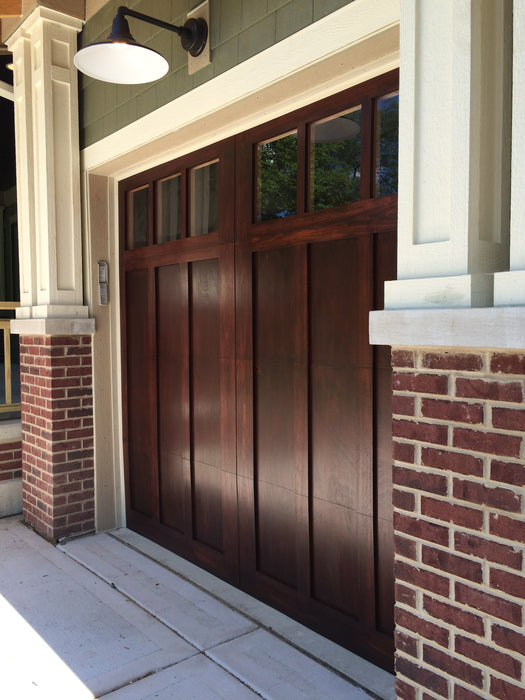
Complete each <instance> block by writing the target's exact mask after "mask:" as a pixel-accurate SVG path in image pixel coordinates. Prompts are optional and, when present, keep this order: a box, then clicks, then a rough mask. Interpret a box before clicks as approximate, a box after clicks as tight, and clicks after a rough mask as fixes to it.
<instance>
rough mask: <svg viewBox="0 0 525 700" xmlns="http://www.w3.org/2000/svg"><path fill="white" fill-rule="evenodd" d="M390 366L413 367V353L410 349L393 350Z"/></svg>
mask: <svg viewBox="0 0 525 700" xmlns="http://www.w3.org/2000/svg"><path fill="white" fill-rule="evenodd" d="M392 367H415V359H414V353H413V352H412V351H411V350H393V351H392Z"/></svg>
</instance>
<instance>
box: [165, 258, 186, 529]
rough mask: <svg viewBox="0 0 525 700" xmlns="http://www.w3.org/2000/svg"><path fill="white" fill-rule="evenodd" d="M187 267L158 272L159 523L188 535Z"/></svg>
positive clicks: (167, 268)
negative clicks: (186, 504)
mask: <svg viewBox="0 0 525 700" xmlns="http://www.w3.org/2000/svg"><path fill="white" fill-rule="evenodd" d="M187 300H188V266H187V265H186V264H176V265H166V266H164V267H161V268H159V269H158V270H157V318H158V320H157V339H158V340H157V358H158V376H159V381H158V404H159V406H158V429H159V475H160V520H161V522H162V523H164V524H165V525H168V526H169V527H172V528H174V529H175V530H177V531H178V532H181V533H184V532H185V531H186V528H187V524H186V520H185V506H184V504H185V500H186V484H187V477H186V475H185V473H186V471H187V470H188V468H189V458H190V431H189V381H188V377H189V374H188V366H189V358H188V337H189V335H188V332H189V331H188V310H187V307H188V303H187Z"/></svg>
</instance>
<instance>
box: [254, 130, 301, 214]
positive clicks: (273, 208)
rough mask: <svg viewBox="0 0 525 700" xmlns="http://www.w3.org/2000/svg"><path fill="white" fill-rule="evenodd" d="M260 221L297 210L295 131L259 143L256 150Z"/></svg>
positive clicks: (293, 212)
mask: <svg viewBox="0 0 525 700" xmlns="http://www.w3.org/2000/svg"><path fill="white" fill-rule="evenodd" d="M258 156H259V157H258V166H259V168H258V195H259V206H258V212H259V220H260V221H268V220H269V219H276V218H279V217H283V216H290V214H295V213H296V211H297V134H289V135H288V136H283V137H281V138H279V139H275V141H269V142H268V143H264V144H261V145H260V146H259V153H258Z"/></svg>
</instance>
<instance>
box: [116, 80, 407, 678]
mask: <svg viewBox="0 0 525 700" xmlns="http://www.w3.org/2000/svg"><path fill="white" fill-rule="evenodd" d="M396 88H397V74H395V73H392V74H389V75H387V76H383V77H382V78H380V79H376V80H374V81H370V82H369V83H366V84H363V85H361V86H359V87H357V88H353V89H351V90H349V91H347V92H345V93H343V94H340V95H337V96H335V97H333V98H330V99H328V100H325V101H323V102H322V103H318V104H315V105H312V106H311V107H308V108H305V109H302V110H300V111H298V112H296V113H293V114H291V115H287V116H286V117H283V118H281V119H279V120H276V121H275V122H272V123H270V124H265V125H263V126H261V127H257V128H256V129H252V130H251V131H250V132H247V133H244V134H241V135H239V136H237V137H235V138H233V139H229V140H227V141H225V142H222V143H220V144H217V145H216V146H214V147H211V148H208V149H205V150H204V151H200V152H198V153H194V154H192V155H191V156H188V157H185V158H181V159H180V160H178V161H176V162H172V163H169V164H166V165H165V166H162V167H161V168H156V169H155V170H152V171H148V172H147V173H142V174H140V175H138V176H135V177H134V178H130V179H129V180H127V181H125V182H124V183H122V185H121V188H120V204H121V225H122V236H121V238H122V260H123V264H122V285H121V287H122V290H123V308H124V309H125V317H124V319H123V328H122V333H123V348H124V351H123V355H124V363H123V367H124V388H125V396H124V431H125V454H126V486H127V517H128V525H129V526H130V527H132V528H134V529H136V530H138V531H139V532H141V533H143V534H146V535H147V536H149V537H152V538H153V539H155V540H157V541H159V542H161V543H162V544H164V545H166V546H168V547H170V548H171V549H173V550H174V551H176V552H178V553H179V554H181V555H183V556H185V557H187V558H189V559H191V560H192V561H195V562H197V563H199V564H200V565H202V566H204V567H206V568H207V569H209V570H211V571H213V572H214V573H216V574H218V575H219V576H222V577H223V578H225V579H227V580H228V581H230V582H232V583H234V584H235V585H237V586H240V587H241V588H243V589H245V590H247V591H249V592H250V593H252V594H254V595H256V596H257V597H259V598H261V599H263V600H266V601H267V602H269V603H270V604H272V605H274V606H276V607H278V608H279V609H281V610H283V611H284V612H287V613H288V614H290V615H292V616H293V617H295V618H296V619H298V620H300V621H302V622H304V623H305V624H307V625H309V626H310V627H313V628H314V629H316V630H318V631H320V632H321V633H323V634H325V635H327V636H328V637H330V638H331V639H334V640H335V641H337V642H338V643H340V644H343V645H344V646H346V647H348V648H350V649H353V650H355V651H357V652H358V653H360V654H362V655H364V656H366V657H367V658H369V659H371V660H373V661H375V662H376V663H379V664H381V665H382V666H384V667H385V668H388V669H389V670H391V666H392V653H393V643H392V630H393V620H392V618H393V591H392V589H393V573H392V515H391V476H390V472H391V449H390V421H391V407H390V353H389V349H388V348H375V349H374V348H372V347H371V346H370V345H369V343H368V312H369V311H370V310H371V309H375V308H381V307H382V303H383V298H382V289H383V282H384V280H385V279H393V278H395V274H396V269H395V268H396V264H395V260H396V233H395V230H396V206H397V197H396V194H395V192H396V190H397V180H396V173H397V94H396V92H395V90H396Z"/></svg>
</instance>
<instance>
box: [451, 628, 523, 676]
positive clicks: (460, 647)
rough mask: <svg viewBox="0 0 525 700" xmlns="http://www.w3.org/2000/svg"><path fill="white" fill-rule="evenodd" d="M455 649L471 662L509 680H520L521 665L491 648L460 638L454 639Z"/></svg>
mask: <svg viewBox="0 0 525 700" xmlns="http://www.w3.org/2000/svg"><path fill="white" fill-rule="evenodd" d="M455 648H456V652H457V653H458V654H461V655H462V656H466V657H467V658H469V659H471V660H472V661H476V662H477V663H480V664H483V665H484V666H487V667H488V668H492V669H494V670H495V671H498V672H499V673H503V674H505V675H506V676H509V677H510V678H514V679H516V680H518V679H521V663H520V662H519V661H518V660H517V659H513V658H512V656H509V655H508V654H503V653H502V652H500V651H496V649H494V648H493V647H489V646H486V645H484V644H479V643H478V642H476V641H474V640H473V639H470V638H468V637H462V636H457V637H456V643H455ZM463 680H467V679H463Z"/></svg>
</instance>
